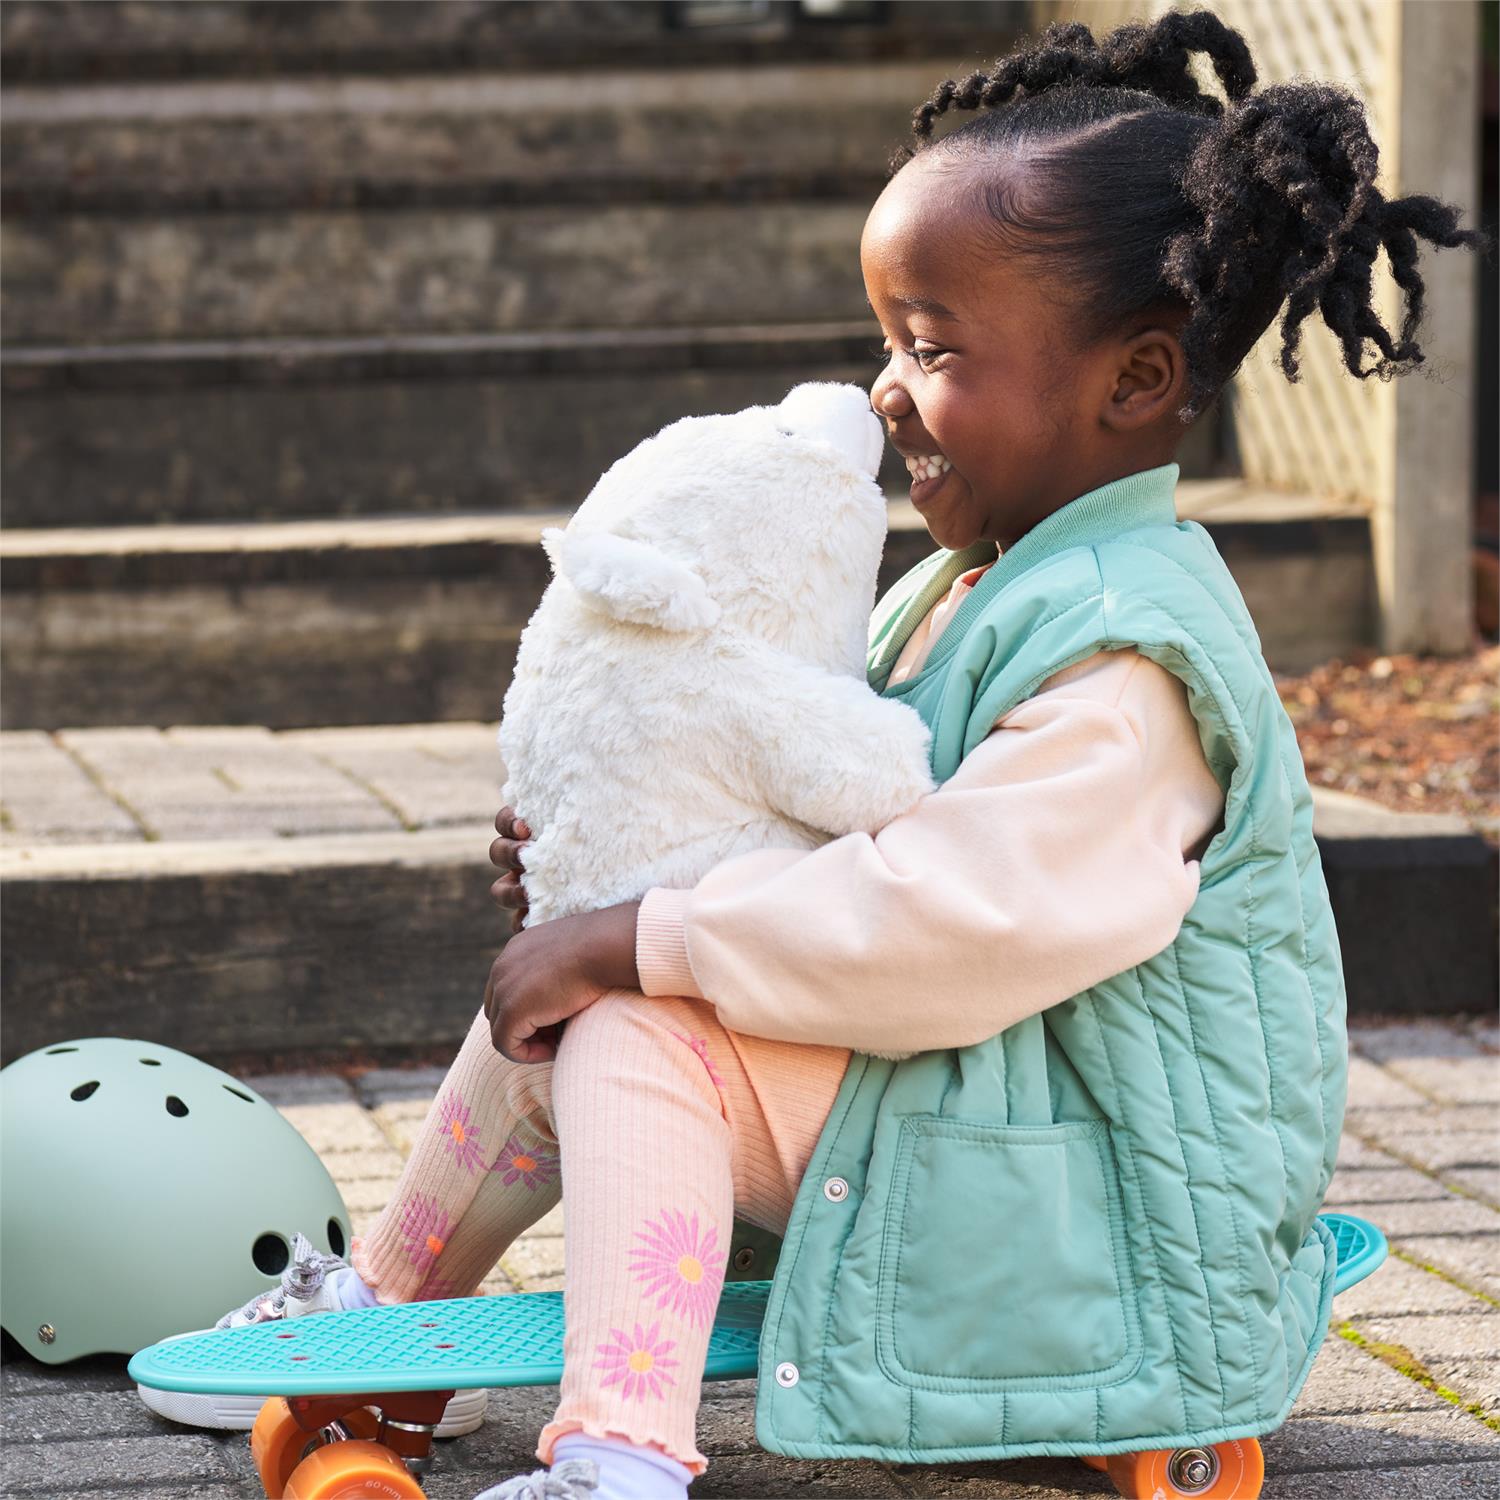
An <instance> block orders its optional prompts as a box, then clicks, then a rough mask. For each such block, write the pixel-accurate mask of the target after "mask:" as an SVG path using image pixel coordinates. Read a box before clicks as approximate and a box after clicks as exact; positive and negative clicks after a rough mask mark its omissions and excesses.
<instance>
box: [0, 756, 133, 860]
mask: <svg viewBox="0 0 1500 1500" xmlns="http://www.w3.org/2000/svg"><path fill="white" fill-rule="evenodd" d="M0 761H3V764H4V769H5V782H4V787H3V789H0V809H3V810H4V815H5V816H4V828H3V830H0V834H3V841H4V843H5V844H7V845H13V844H105V843H135V842H139V841H140V840H142V839H144V838H145V836H146V834H145V830H144V829H143V828H142V827H141V825H140V823H139V822H138V821H137V820H136V819H135V818H133V817H132V816H131V815H130V813H129V812H128V811H126V809H125V808H123V807H121V806H120V804H119V803H118V802H117V801H116V800H115V799H114V798H113V797H111V796H110V795H109V794H108V792H107V791H105V790H104V789H103V788H101V787H100V786H99V784H98V783H97V782H96V781H95V780H94V779H93V778H92V777H90V776H89V775H88V774H87V773H86V772H85V771H84V769H83V767H82V766H81V765H79V763H78V761H77V760H76V759H75V758H74V757H73V756H71V755H70V754H68V752H67V751H66V750H65V749H63V747H62V746H61V745H60V744H58V743H57V742H56V741H55V740H54V739H53V738H52V736H51V735H49V734H44V733H42V732H41V731H40V730H31V729H25V730H8V731H6V732H5V733H3V734H0Z"/></svg>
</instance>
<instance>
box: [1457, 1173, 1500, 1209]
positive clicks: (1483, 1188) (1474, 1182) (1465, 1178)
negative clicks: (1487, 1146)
mask: <svg viewBox="0 0 1500 1500" xmlns="http://www.w3.org/2000/svg"><path fill="white" fill-rule="evenodd" d="M1443 1181H1444V1182H1445V1183H1448V1184H1449V1185H1450V1186H1452V1187H1456V1188H1462V1189H1463V1190H1464V1191H1465V1192H1468V1193H1472V1194H1473V1195H1474V1196H1475V1197H1476V1198H1479V1199H1481V1200H1482V1201H1483V1202H1485V1203H1488V1204H1489V1205H1490V1207H1491V1208H1497V1209H1500V1167H1447V1168H1445V1169H1444V1172H1443Z"/></svg>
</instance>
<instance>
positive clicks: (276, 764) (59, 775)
mask: <svg viewBox="0 0 1500 1500" xmlns="http://www.w3.org/2000/svg"><path fill="white" fill-rule="evenodd" d="M498 727H499V726H498V724H493V723H490V724H486V723H479V722H458V723H435V724H382V725H376V726H359V727H355V728H351V729H291V730H281V731H273V730H270V729H266V728H264V727H262V726H258V725H249V726H243V727H238V726H225V727H220V726H193V725H182V726H177V727H175V728H169V729H154V728H132V727H125V728H118V729H117V728H110V729H63V730H58V731H57V732H55V733H51V734H47V733H43V732H42V731H40V730H9V731H6V732H5V733H3V734H0V758H3V761H4V766H5V786H4V789H3V793H0V848H11V849H17V848H29V847H36V846H39V845H73V844H96V843H97V844H107V843H112V844H147V843H157V842H174V841H192V840H203V839H257V838H307V837H312V836H315V835H318V834H334V833H337V834H353V833H400V832H403V831H404V832H407V833H415V832H418V831H423V830H427V829H437V828H455V827H466V826H473V825H475V823H476V821H477V822H478V826H479V828H480V830H481V831H482V829H483V827H484V820H483V818H482V817H481V816H480V814H482V813H483V811H484V810H485V809H488V810H489V813H488V816H489V818H491V819H493V817H494V815H495V809H496V808H498V807H499V805H500V804H499V801H498V794H499V791H500V786H501V782H502V780H503V775H502V771H501V765H500V752H499V750H498V749H497V747H496V744H495V734H496V730H497V729H498ZM476 809H477V810H478V813H476ZM492 836H493V834H492ZM480 847H481V848H482V847H483V845H482V844H481V846H480Z"/></svg>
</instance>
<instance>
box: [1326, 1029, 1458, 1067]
mask: <svg viewBox="0 0 1500 1500" xmlns="http://www.w3.org/2000/svg"><path fill="white" fill-rule="evenodd" d="M1349 1046H1350V1050H1351V1051H1355V1052H1359V1053H1361V1054H1363V1055H1364V1056H1365V1057H1367V1058H1369V1059H1370V1061H1371V1062H1377V1063H1388V1062H1396V1061H1399V1060H1403V1059H1409V1058H1415V1057H1479V1056H1481V1055H1482V1054H1483V1051H1484V1047H1483V1045H1482V1043H1481V1041H1480V1040H1478V1039H1476V1036H1475V1035H1474V1033H1473V1031H1472V1030H1471V1028H1469V1027H1467V1026H1465V1024H1464V1023H1463V1022H1462V1021H1458V1020H1448V1019H1446V1018H1445V1019H1442V1020H1423V1021H1396V1022H1391V1023H1387V1024H1384V1025H1374V1026H1371V1025H1359V1024H1356V1025H1352V1026H1350V1028H1349Z"/></svg>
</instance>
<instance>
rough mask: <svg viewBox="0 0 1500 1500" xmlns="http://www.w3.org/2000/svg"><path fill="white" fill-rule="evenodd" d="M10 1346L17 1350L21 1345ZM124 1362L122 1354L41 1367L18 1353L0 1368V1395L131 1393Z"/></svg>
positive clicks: (132, 1388)
mask: <svg viewBox="0 0 1500 1500" xmlns="http://www.w3.org/2000/svg"><path fill="white" fill-rule="evenodd" d="M13 1347H14V1348H15V1349H17V1350H19V1349H20V1347H21V1346H20V1345H19V1344H17V1345H14V1346H13ZM127 1363H128V1361H127V1360H126V1359H125V1357H124V1356H123V1355H117V1354H96V1355H92V1356H91V1357H89V1358H87V1359H75V1360H70V1361H69V1362H68V1363H67V1364H65V1365H44V1364H43V1363H42V1362H41V1361H40V1360H37V1359H32V1358H31V1357H30V1356H29V1355H27V1354H25V1353H24V1352H21V1353H17V1354H15V1355H14V1356H13V1357H11V1358H8V1359H6V1361H5V1363H4V1364H3V1365H0V1392H3V1393H4V1395H5V1396H7V1397H10V1396H23V1395H31V1394H33V1393H44V1394H45V1393H53V1392H57V1393H61V1392H67V1391H124V1390H131V1391H133V1390H134V1389H135V1382H134V1381H133V1380H131V1378H130V1377H129V1376H128V1375H127V1374H126V1373H125V1366H126V1364H127Z"/></svg>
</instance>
